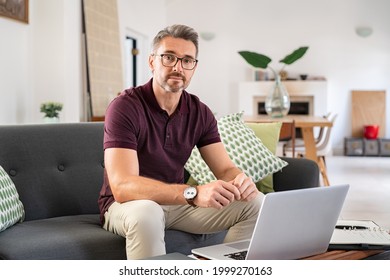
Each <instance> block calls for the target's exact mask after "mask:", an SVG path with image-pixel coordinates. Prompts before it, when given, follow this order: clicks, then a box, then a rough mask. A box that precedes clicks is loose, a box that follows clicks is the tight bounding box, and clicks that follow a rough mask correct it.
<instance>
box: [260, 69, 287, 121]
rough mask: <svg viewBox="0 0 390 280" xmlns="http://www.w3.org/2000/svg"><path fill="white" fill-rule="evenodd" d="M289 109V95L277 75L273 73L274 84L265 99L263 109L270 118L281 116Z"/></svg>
mask: <svg viewBox="0 0 390 280" xmlns="http://www.w3.org/2000/svg"><path fill="white" fill-rule="evenodd" d="M289 110H290V96H289V95H288V92H287V90H286V88H285V87H284V85H283V84H282V81H281V79H280V76H279V75H275V84H274V85H273V86H272V88H271V91H270V92H269V94H268V96H267V97H266V99H265V111H266V112H267V114H268V115H269V116H270V117H272V118H282V117H285V116H286V115H287V114H288V111H289Z"/></svg>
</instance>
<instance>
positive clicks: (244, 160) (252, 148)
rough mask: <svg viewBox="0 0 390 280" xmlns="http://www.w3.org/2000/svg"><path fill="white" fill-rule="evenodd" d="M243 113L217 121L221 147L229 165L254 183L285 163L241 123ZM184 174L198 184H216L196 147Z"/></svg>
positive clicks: (279, 168)
mask: <svg viewBox="0 0 390 280" xmlns="http://www.w3.org/2000/svg"><path fill="white" fill-rule="evenodd" d="M242 114H243V113H236V114H231V115H227V116H225V117H222V118H221V119H220V120H218V129H219V132H220V135H221V140H222V143H223V144H224V145H225V148H226V150H227V153H228V154H229V156H230V158H231V159H232V161H233V162H234V163H235V164H236V165H237V166H238V167H239V168H240V169H241V170H242V171H243V172H245V174H246V175H247V176H250V177H251V178H252V179H253V181H254V182H258V181H260V180H261V179H263V178H265V177H266V176H267V175H269V174H272V173H274V172H277V171H279V170H281V169H282V168H283V167H285V166H286V165H287V163H286V162H285V161H283V160H281V159H280V158H279V157H276V156H275V155H273V153H272V152H271V151H270V150H268V149H267V147H265V146H264V145H263V143H262V141H261V140H260V139H259V138H258V137H256V135H255V133H254V132H253V130H252V129H250V128H249V127H248V126H246V125H245V123H244V122H243V120H242ZM185 168H186V170H188V172H189V173H190V174H191V176H192V177H193V178H194V179H195V180H196V181H197V182H198V183H199V184H207V183H209V182H211V181H213V180H216V178H215V176H214V174H213V173H212V172H211V170H210V169H209V167H208V166H207V164H206V163H205V162H204V160H203V159H202V157H201V155H200V152H199V150H198V149H197V148H196V147H195V148H194V149H193V151H192V153H191V156H190V158H189V159H188V161H187V163H186V164H185Z"/></svg>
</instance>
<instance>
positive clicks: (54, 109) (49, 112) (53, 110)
mask: <svg viewBox="0 0 390 280" xmlns="http://www.w3.org/2000/svg"><path fill="white" fill-rule="evenodd" d="M62 107H63V105H62V103H58V102H46V103H42V104H41V113H44V119H45V121H46V122H58V120H59V112H61V110H62Z"/></svg>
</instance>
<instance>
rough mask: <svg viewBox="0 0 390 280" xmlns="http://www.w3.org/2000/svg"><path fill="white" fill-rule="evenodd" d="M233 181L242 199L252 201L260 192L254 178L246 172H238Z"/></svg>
mask: <svg viewBox="0 0 390 280" xmlns="http://www.w3.org/2000/svg"><path fill="white" fill-rule="evenodd" d="M231 183H232V184H233V185H235V186H236V187H237V189H238V190H239V191H240V194H241V201H251V200H252V199H254V198H255V197H256V196H257V195H258V193H259V190H258V189H257V188H256V185H255V183H253V181H252V178H251V177H248V176H246V175H245V173H240V174H238V175H237V176H236V178H234V180H233V181H231Z"/></svg>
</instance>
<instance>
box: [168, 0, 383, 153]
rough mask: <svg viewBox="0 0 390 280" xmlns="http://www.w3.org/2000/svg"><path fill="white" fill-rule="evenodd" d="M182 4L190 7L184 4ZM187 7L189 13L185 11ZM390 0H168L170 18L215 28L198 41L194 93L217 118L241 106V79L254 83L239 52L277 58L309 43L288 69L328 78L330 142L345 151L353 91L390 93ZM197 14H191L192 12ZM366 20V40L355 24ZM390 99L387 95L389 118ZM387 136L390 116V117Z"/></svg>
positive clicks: (199, 28) (173, 21)
mask: <svg viewBox="0 0 390 280" xmlns="http://www.w3.org/2000/svg"><path fill="white" fill-rule="evenodd" d="M183 2H184V3H185V6H183V5H180V4H181V3H183ZM184 7H185V10H186V11H189V12H183V9H184ZM388 11H390V1H388V0H370V1H369V0H343V1H339V0H327V1H322V0H321V1H320V0H295V1H286V0H274V1H266V0H185V1H183V0H171V1H170V5H169V6H168V9H167V19H168V24H173V23H184V24H188V25H190V26H193V27H194V28H195V29H197V30H198V31H199V32H205V31H206V32H214V33H215V34H216V37H215V39H214V40H212V41H204V40H202V41H201V42H200V43H201V44H200V56H199V60H200V63H199V66H198V69H197V73H196V74H195V77H194V78H193V80H192V84H191V86H190V88H189V90H190V91H192V92H193V93H195V94H197V95H199V96H200V97H201V99H202V100H204V101H205V102H206V103H207V104H209V105H210V106H211V107H212V109H213V111H216V112H218V116H222V115H224V114H227V113H231V112H236V111H239V110H241V109H242V108H238V102H237V98H238V84H239V82H241V81H249V80H250V77H249V76H248V72H249V71H248V66H247V64H246V63H245V62H244V60H243V59H242V58H241V57H240V56H239V55H238V54H237V51H239V50H251V51H257V52H260V53H263V54H266V55H268V56H270V57H271V58H273V62H272V63H271V64H272V65H273V66H276V68H278V67H279V65H278V64H277V63H274V61H275V62H276V61H278V60H279V59H281V58H283V57H284V56H285V55H286V54H288V53H290V52H291V51H292V50H294V49H295V48H298V47H300V46H304V45H307V46H309V47H310V48H309V51H308V52H307V54H306V56H305V57H304V58H302V60H299V61H298V62H296V63H294V64H293V65H290V66H287V68H286V70H287V71H288V72H289V74H290V75H292V76H294V75H296V76H297V75H298V74H300V73H308V74H309V75H316V76H318V75H320V76H325V77H326V79H327V81H328V109H329V110H331V111H334V112H337V113H338V114H339V116H338V119H337V122H336V125H335V127H334V134H333V136H334V137H333V145H334V147H335V148H336V149H337V150H338V152H341V151H342V149H343V143H344V137H345V136H349V135H350V134H351V119H350V115H351V105H350V104H351V99H350V92H351V90H354V89H362V90H366V89H367V90H368V89H369V90H383V89H385V90H386V91H387V92H388V93H389V92H390V79H389V77H390V17H389V16H388ZM188 14H192V15H193V16H188ZM359 25H369V26H371V27H372V28H373V29H374V33H373V35H372V36H371V37H368V38H361V37H358V36H357V35H356V33H355V27H356V26H359ZM389 116H390V98H389V95H387V119H388V120H389V119H390V118H389ZM386 130H387V137H390V121H388V122H387V128H386Z"/></svg>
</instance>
